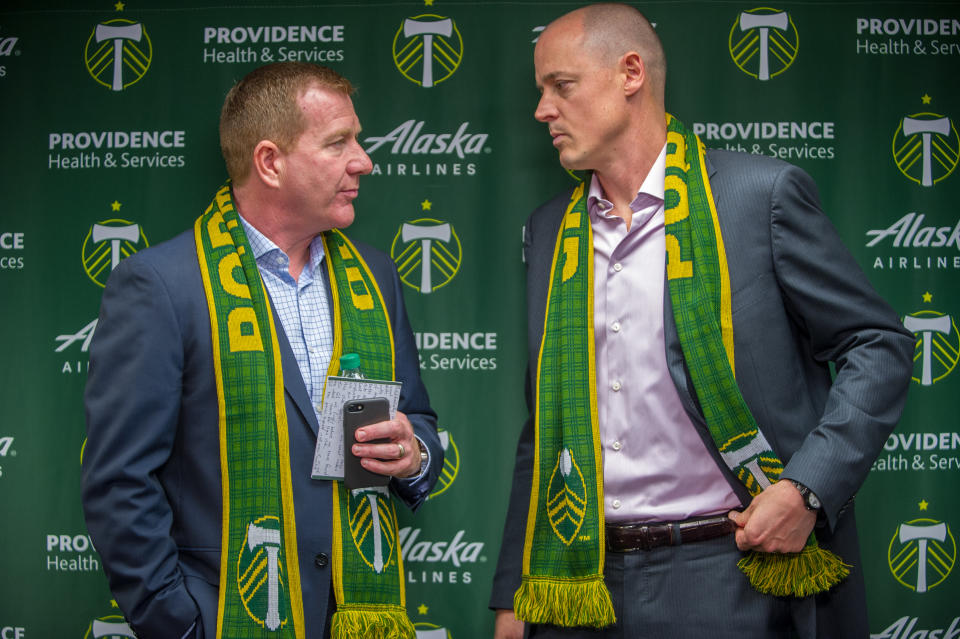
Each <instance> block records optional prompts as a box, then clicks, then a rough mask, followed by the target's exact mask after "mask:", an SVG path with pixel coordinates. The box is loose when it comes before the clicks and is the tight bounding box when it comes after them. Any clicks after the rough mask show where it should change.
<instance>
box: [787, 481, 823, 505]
mask: <svg viewBox="0 0 960 639" xmlns="http://www.w3.org/2000/svg"><path fill="white" fill-rule="evenodd" d="M790 481H791V482H792V483H793V485H794V486H796V487H797V490H799V491H800V496H801V497H802V498H803V505H804V506H806V507H807V510H820V507H821V506H823V504H822V503H820V498H819V497H817V496H816V495H815V494H814V492H813V491H812V490H810V489H809V488H807V487H806V486H804V485H803V484H801V483H800V482H798V481H796V480H793V479H791V480H790Z"/></svg>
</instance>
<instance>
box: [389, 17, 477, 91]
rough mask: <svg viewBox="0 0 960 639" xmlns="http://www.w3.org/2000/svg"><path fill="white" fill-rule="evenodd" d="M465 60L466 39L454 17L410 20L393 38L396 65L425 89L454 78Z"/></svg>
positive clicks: (401, 71)
mask: <svg viewBox="0 0 960 639" xmlns="http://www.w3.org/2000/svg"><path fill="white" fill-rule="evenodd" d="M462 59H463V38H462V37H461V36H460V31H459V30H458V29H457V23H456V22H454V21H453V20H452V19H450V18H444V17H443V16H438V15H433V14H429V13H425V14H423V15H419V16H414V17H413V18H407V19H406V20H404V21H403V24H401V25H400V28H399V29H397V33H396V35H395V36H394V37H393V63H394V64H395V65H396V67H397V69H398V70H399V71H400V73H401V74H402V75H403V77H405V78H406V79H408V80H410V81H411V82H413V83H414V84H418V85H420V86H422V87H424V88H430V87H432V86H434V85H436V84H440V83H441V82H443V81H444V80H446V79H448V78H449V77H450V76H452V75H453V74H454V73H455V72H456V70H457V68H458V67H459V66H460V61H461V60H462Z"/></svg>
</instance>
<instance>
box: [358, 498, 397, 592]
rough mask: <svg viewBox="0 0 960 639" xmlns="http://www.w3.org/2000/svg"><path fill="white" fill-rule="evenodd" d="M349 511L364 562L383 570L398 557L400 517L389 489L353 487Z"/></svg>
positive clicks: (380, 570)
mask: <svg viewBox="0 0 960 639" xmlns="http://www.w3.org/2000/svg"><path fill="white" fill-rule="evenodd" d="M347 512H349V513H350V534H351V536H352V537H353V544H354V545H355V546H356V547H357V550H358V551H359V552H360V556H361V557H362V558H363V561H364V563H366V564H367V566H369V567H370V568H372V569H373V570H374V572H377V573H382V572H383V571H384V570H386V568H387V567H388V566H389V565H390V564H391V563H392V562H393V561H395V559H394V553H393V550H394V548H396V546H397V538H396V535H395V533H394V531H395V530H396V529H397V519H396V513H394V511H393V504H392V503H391V502H390V493H389V492H388V491H387V488H386V487H384V486H376V487H373V488H358V489H357V490H351V491H349V492H348V493H347Z"/></svg>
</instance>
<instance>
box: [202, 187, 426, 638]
mask: <svg viewBox="0 0 960 639" xmlns="http://www.w3.org/2000/svg"><path fill="white" fill-rule="evenodd" d="M194 236H195V239H196V244H197V256H198V259H199V262H200V271H201V276H202V278H203V284H204V290H205V292H206V296H207V305H208V309H209V312H210V324H211V330H212V339H213V358H214V367H215V372H216V377H217V400H218V403H219V408H220V474H221V482H222V487H223V533H222V540H221V557H220V586H221V587H220V601H219V609H218V613H217V637H222V638H224V639H226V638H230V639H247V638H253V637H289V638H294V639H303V638H304V636H305V633H304V621H303V606H304V602H303V601H302V599H301V588H300V571H299V563H298V559H297V535H296V518H295V515H294V506H293V486H292V482H291V477H290V452H289V441H288V433H287V416H286V410H285V401H284V389H283V370H282V366H281V360H280V349H279V346H278V342H277V332H276V328H275V326H274V323H273V313H272V311H271V308H270V303H269V301H268V299H267V294H266V290H265V288H264V286H263V282H262V280H261V278H260V272H259V270H258V269H257V265H256V261H255V259H254V256H253V254H252V251H251V250H250V245H249V243H248V242H247V238H246V235H245V233H244V232H243V227H242V225H241V223H240V219H239V216H238V215H237V212H236V209H235V207H234V206H233V202H232V200H231V192H230V185H229V183H228V184H225V185H224V186H222V187H221V188H220V189H219V190H218V191H217V194H216V196H215V197H214V200H213V202H212V203H211V204H210V206H209V207H208V208H207V210H206V211H205V212H204V214H203V215H202V216H200V217H199V218H198V219H197V222H196V224H195V226H194ZM323 242H324V247H325V250H326V256H327V260H326V263H327V269H328V273H329V276H330V283H331V291H332V297H333V303H334V304H333V305H334V309H333V317H334V351H333V356H332V358H331V371H330V372H331V374H335V373H336V372H337V371H336V370H335V368H334V367H335V366H336V365H337V362H338V361H339V357H340V355H341V354H342V353H343V352H344V349H348V350H349V351H350V352H356V353H359V354H360V357H361V358H362V361H363V365H364V369H365V370H366V371H367V373H368V375H370V376H371V377H372V378H376V379H393V376H394V361H393V353H394V349H393V335H392V332H391V329H390V321H389V318H388V317H387V312H386V307H385V306H384V303H383V298H382V296H381V294H380V291H379V289H378V288H377V285H376V282H375V281H374V279H373V276H372V275H371V273H370V269H369V268H368V267H367V265H366V263H365V262H364V261H363V259H362V257H361V256H360V254H359V252H357V250H356V248H355V247H354V246H353V244H351V243H350V241H349V240H348V239H347V238H346V236H344V235H343V234H342V233H340V232H339V231H337V230H333V231H330V232H327V233H324V235H323ZM332 521H333V586H334V593H335V596H336V601H337V612H336V613H335V615H334V617H333V628H332V636H333V637H334V638H335V639H347V638H348V637H350V638H352V637H369V638H371V639H372V638H374V637H378V638H379V637H389V638H391V639H393V638H396V639H401V638H403V639H408V638H409V639H412V638H413V637H414V636H415V632H414V629H413V626H412V624H411V623H410V621H409V619H408V618H407V616H406V605H405V593H404V581H403V565H402V561H401V557H400V548H399V543H398V535H397V520H396V512H395V510H394V506H393V502H392V500H391V499H390V495H389V493H388V492H387V491H386V490H374V489H370V490H357V491H350V490H347V489H346V488H345V487H344V486H343V483H342V482H334V485H333V513H332ZM306 603H307V605H317V604H318V603H319V602H306Z"/></svg>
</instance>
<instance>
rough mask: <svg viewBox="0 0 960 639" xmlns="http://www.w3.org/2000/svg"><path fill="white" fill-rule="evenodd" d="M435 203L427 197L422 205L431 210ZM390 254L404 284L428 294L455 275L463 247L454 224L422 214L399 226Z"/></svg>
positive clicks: (423, 207)
mask: <svg viewBox="0 0 960 639" xmlns="http://www.w3.org/2000/svg"><path fill="white" fill-rule="evenodd" d="M432 204H433V203H432V202H430V200H424V201H423V202H421V203H420V207H421V208H422V209H423V210H425V211H429V210H430V208H431V206H432ZM390 257H391V258H393V261H394V262H395V263H396V265H397V271H398V272H399V274H400V280H401V281H402V282H403V283H404V284H406V285H407V286H409V287H410V288H415V289H416V290H418V291H420V292H421V293H424V294H428V293H432V292H433V291H434V290H436V289H438V288H442V287H444V286H446V285H447V284H449V283H450V281H451V280H452V279H453V278H454V277H455V276H456V274H457V272H458V271H459V270H460V262H461V261H462V260H463V247H462V246H461V245H460V238H459V237H457V232H456V230H454V228H453V225H452V224H450V223H449V222H442V221H440V220H436V219H433V218H427V217H422V218H419V219H416V220H413V221H412V222H404V223H403V224H402V225H401V226H400V229H399V230H398V231H397V234H396V235H395V236H394V238H393V244H391V245H390Z"/></svg>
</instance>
